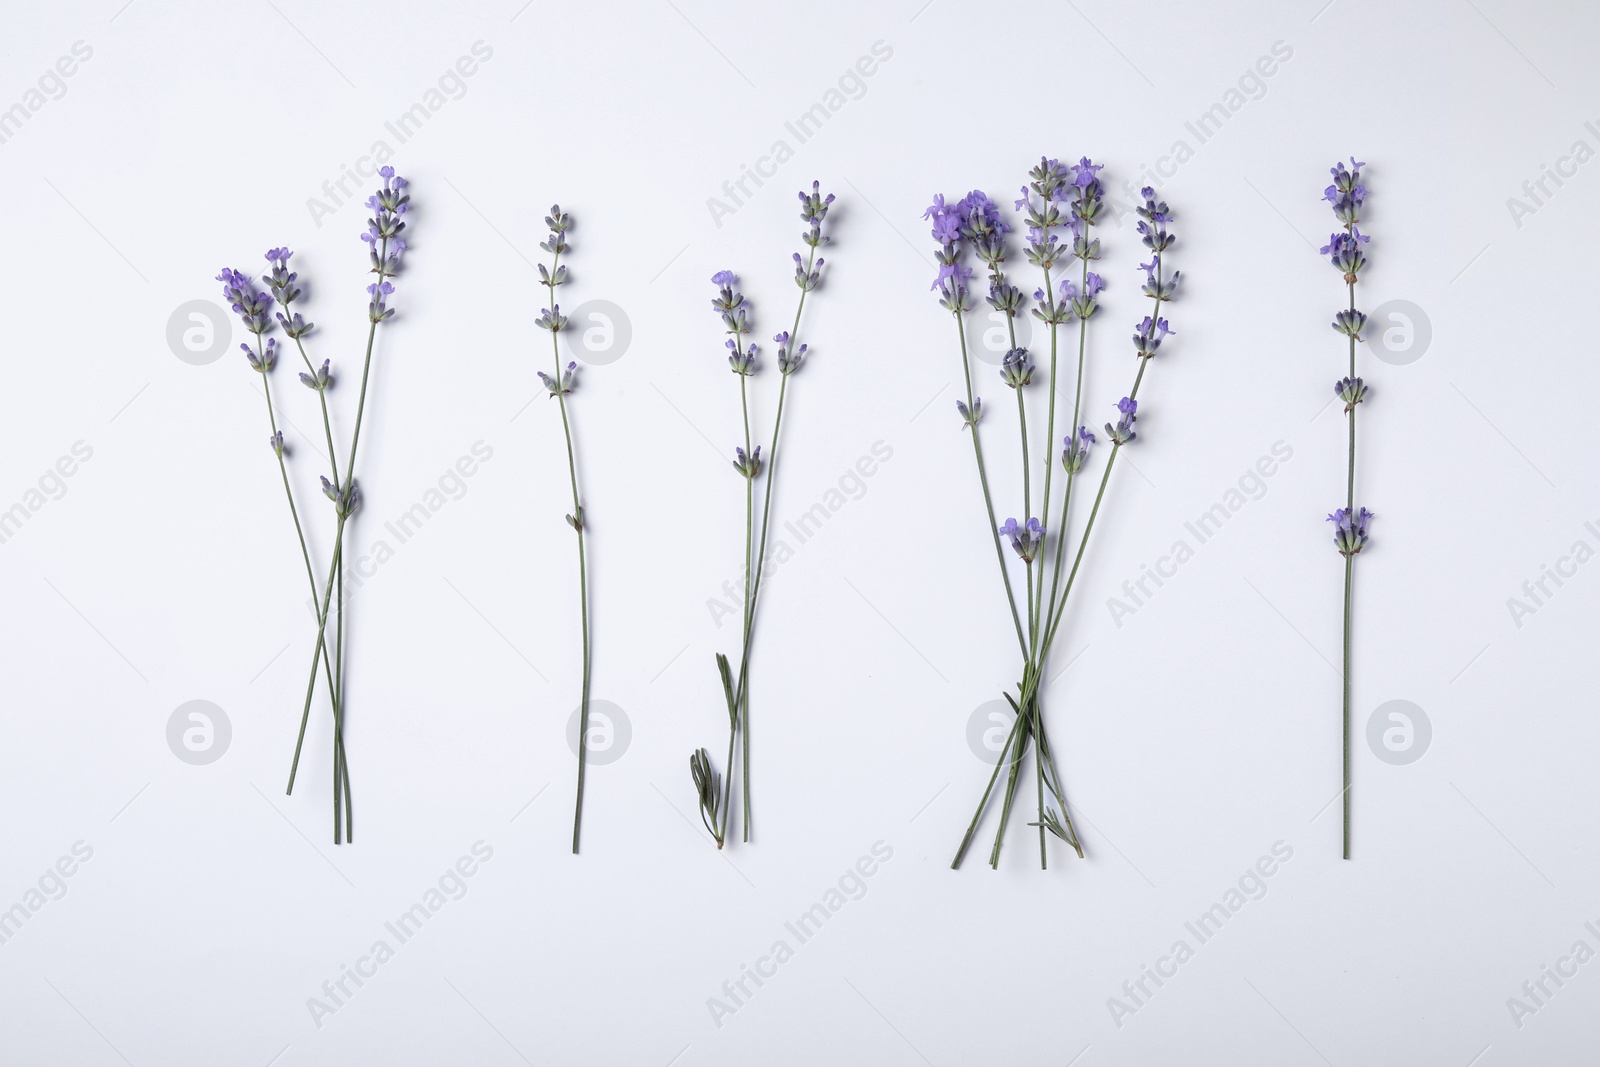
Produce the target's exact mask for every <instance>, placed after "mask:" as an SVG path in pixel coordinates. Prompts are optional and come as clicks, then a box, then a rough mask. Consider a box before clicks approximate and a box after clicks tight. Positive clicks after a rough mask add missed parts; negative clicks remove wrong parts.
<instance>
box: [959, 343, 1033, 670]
mask: <svg viewBox="0 0 1600 1067" xmlns="http://www.w3.org/2000/svg"><path fill="white" fill-rule="evenodd" d="M952 315H953V316H954V318H955V322H956V335H957V336H958V337H960V338H961V371H962V373H963V374H964V375H965V376H966V382H967V410H968V411H971V410H972V409H973V407H974V406H975V405H976V400H975V399H974V397H973V395H972V360H971V357H970V356H969V355H968V354H967V334H966V331H965V330H963V329H962V328H961V313H960V312H952ZM968 429H970V430H971V431H972V452H973V456H974V457H975V458H976V460H977V463H978V481H979V482H981V483H982V484H983V506H984V510H985V511H986V513H987V514H988V516H989V535H990V536H991V537H992V538H994V556H995V559H996V560H998V561H999V563H1000V578H1001V580H1002V581H1004V582H1005V586H1006V601H1007V603H1009V604H1010V605H1011V624H1012V625H1013V626H1014V627H1016V631H1017V647H1018V648H1020V649H1021V650H1022V658H1023V659H1027V658H1028V639H1027V638H1025V637H1023V636H1022V616H1021V615H1020V614H1018V612H1017V595H1016V593H1015V592H1014V591H1013V590H1012V588H1011V572H1010V571H1009V570H1008V569H1007V568H1006V553H1005V549H1004V548H1002V547H1001V544H1000V526H999V524H998V523H996V522H995V517H994V496H993V494H992V493H990V492H989V472H988V469H987V468H986V467H985V466H984V462H983V442H982V441H980V440H979V439H978V424H977V423H976V422H973V423H972V424H971V425H970V426H968Z"/></svg>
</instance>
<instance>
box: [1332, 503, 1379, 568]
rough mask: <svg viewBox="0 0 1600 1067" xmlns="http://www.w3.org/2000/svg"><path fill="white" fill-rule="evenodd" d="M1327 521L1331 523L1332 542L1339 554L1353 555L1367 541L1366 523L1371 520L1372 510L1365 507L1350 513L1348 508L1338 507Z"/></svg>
mask: <svg viewBox="0 0 1600 1067" xmlns="http://www.w3.org/2000/svg"><path fill="white" fill-rule="evenodd" d="M1328 521H1329V522H1331V523H1333V543H1334V545H1335V546H1336V547H1337V548H1338V549H1339V555H1341V556H1346V557H1349V556H1353V555H1355V554H1356V553H1357V552H1360V551H1361V549H1362V548H1363V547H1364V546H1365V545H1366V543H1367V525H1368V523H1370V522H1371V521H1372V512H1370V511H1368V510H1367V509H1366V508H1362V509H1360V510H1359V511H1357V512H1355V513H1354V514H1352V513H1351V512H1350V509H1348V508H1339V509H1338V510H1336V511H1335V512H1334V513H1333V514H1332V515H1329V516H1328Z"/></svg>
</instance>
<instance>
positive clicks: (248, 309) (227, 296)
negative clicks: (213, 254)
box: [217, 267, 272, 337]
mask: <svg viewBox="0 0 1600 1067" xmlns="http://www.w3.org/2000/svg"><path fill="white" fill-rule="evenodd" d="M217 281H219V282H221V283H222V298H223V299H224V300H226V301H227V302H228V305H229V306H230V307H232V308H233V311H234V314H236V315H238V316H239V318H240V319H241V320H242V321H243V322H244V328H245V329H246V330H249V331H250V332H251V333H253V334H255V335H256V336H258V337H259V336H260V335H261V334H264V333H266V332H267V331H268V330H270V329H272V321H271V320H270V319H268V318H267V309H268V308H270V307H271V306H272V297H271V296H269V295H268V294H266V293H263V292H261V291H260V290H259V289H257V288H256V283H255V280H254V279H253V278H251V277H250V276H249V275H248V274H243V273H241V272H239V271H236V270H234V269H232V268H231V267H223V268H222V273H221V274H218V275H217Z"/></svg>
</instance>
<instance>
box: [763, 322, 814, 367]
mask: <svg viewBox="0 0 1600 1067" xmlns="http://www.w3.org/2000/svg"><path fill="white" fill-rule="evenodd" d="M772 339H773V341H775V342H777V345H778V370H779V372H780V373H782V374H793V373H794V372H795V371H797V370H799V369H800V361H801V360H803V359H805V357H806V349H807V348H809V347H810V346H809V345H801V346H800V347H799V348H796V349H795V350H794V351H793V352H790V351H789V331H788V330H784V331H783V332H782V333H779V334H774V335H773V338H772Z"/></svg>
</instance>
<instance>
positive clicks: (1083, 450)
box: [1061, 426, 1095, 474]
mask: <svg viewBox="0 0 1600 1067" xmlns="http://www.w3.org/2000/svg"><path fill="white" fill-rule="evenodd" d="M1094 443H1095V436H1094V434H1092V433H1090V432H1089V427H1087V426H1079V427H1078V432H1077V434H1076V436H1074V435H1072V434H1068V435H1067V436H1066V437H1064V438H1062V440H1061V448H1062V451H1061V465H1062V466H1063V467H1065V468H1066V470H1067V473H1068V474H1077V473H1078V472H1079V471H1081V470H1083V465H1084V463H1086V462H1087V461H1088V459H1089V449H1090V447H1091V446H1092V445H1093V444H1094Z"/></svg>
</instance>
